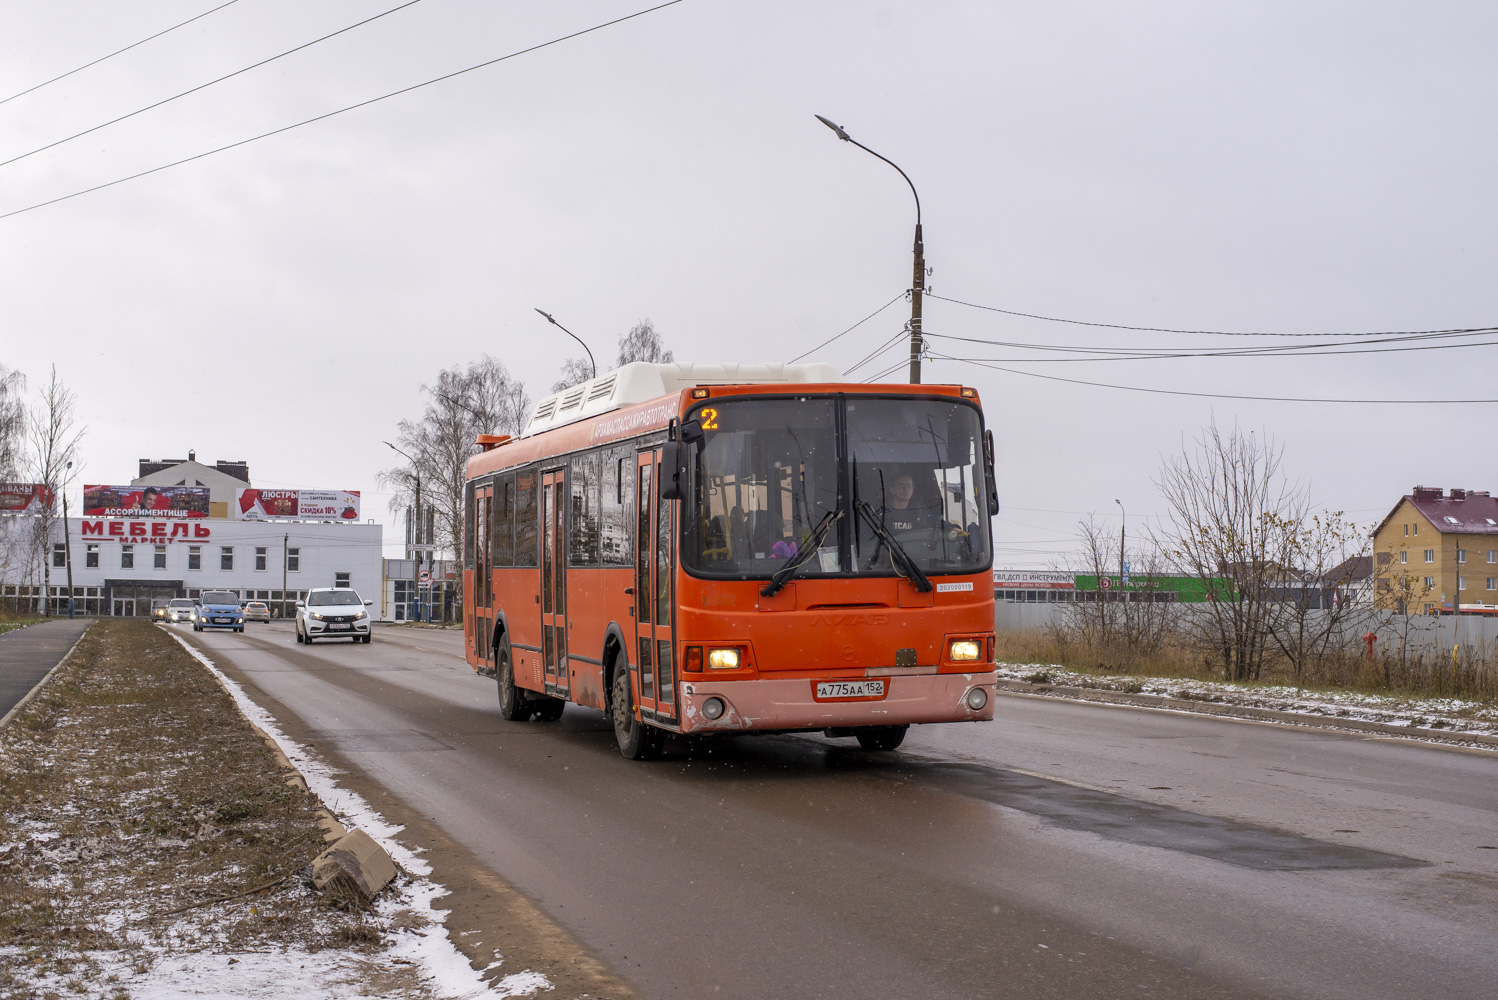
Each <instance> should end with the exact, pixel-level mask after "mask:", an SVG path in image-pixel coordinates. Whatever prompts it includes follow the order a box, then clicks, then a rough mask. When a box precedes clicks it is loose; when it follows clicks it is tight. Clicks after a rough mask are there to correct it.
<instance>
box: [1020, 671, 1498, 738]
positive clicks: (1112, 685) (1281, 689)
mask: <svg viewBox="0 0 1498 1000" xmlns="http://www.w3.org/2000/svg"><path fill="white" fill-rule="evenodd" d="M998 675H999V679H1000V680H1008V681H1032V680H1036V679H1037V678H1038V677H1040V676H1044V677H1045V678H1047V680H1046V681H1044V682H1043V683H1048V684H1057V685H1062V686H1065V687H1076V688H1090V689H1092V690H1096V691H1111V692H1118V693H1127V694H1152V695H1161V696H1164V697H1167V698H1177V699H1181V700H1186V701H1200V702H1207V703H1211V704H1217V705H1239V706H1244V707H1247V708H1266V709H1272V710H1274V711H1278V712H1298V713H1300V714H1302V715H1316V716H1322V717H1325V718H1327V719H1329V720H1336V719H1355V720H1358V721H1360V722H1379V723H1383V724H1384V725H1388V726H1406V727H1411V728H1416V729H1438V730H1441V731H1442V732H1449V733H1451V734H1453V735H1477V736H1498V705H1493V704H1490V703H1487V702H1480V701H1466V700H1463V699H1460V698H1404V697H1400V696H1398V695H1382V694H1365V693H1360V692H1355V691H1307V690H1305V689H1304V688H1294V687H1289V686H1287V685H1272V684H1232V683H1228V682H1226V681H1202V680H1183V679H1180V678H1175V677H1135V676H1120V675H1117V674H1089V673H1082V672H1081V671H1076V670H1068V669H1066V668H1065V667H1061V666H1055V665H1052V666H1041V665H1039V664H1034V663H1000V664H999V665H998Z"/></svg>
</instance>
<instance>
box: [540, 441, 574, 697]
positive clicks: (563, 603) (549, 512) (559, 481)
mask: <svg viewBox="0 0 1498 1000" xmlns="http://www.w3.org/2000/svg"><path fill="white" fill-rule="evenodd" d="M566 478H567V476H566V471H565V470H563V469H557V470H556V471H555V472H547V473H545V474H543V475H542V477H541V531H542V535H541V661H542V664H543V667H544V669H545V672H546V693H547V694H549V695H552V696H553V697H556V698H565V697H567V692H568V689H569V680H568V671H567V534H566V532H565V530H564V528H565V525H566V522H565V520H564V519H563V513H564V512H565V511H566V509H567V503H566V499H567V493H566V490H567V482H566Z"/></svg>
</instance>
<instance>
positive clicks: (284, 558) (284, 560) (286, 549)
mask: <svg viewBox="0 0 1498 1000" xmlns="http://www.w3.org/2000/svg"><path fill="white" fill-rule="evenodd" d="M290 546H291V532H289V531H288V532H286V534H284V535H282V536H281V617H282V618H285V617H286V569H287V567H288V565H289V564H290V563H291V547H290ZM293 606H294V605H293Z"/></svg>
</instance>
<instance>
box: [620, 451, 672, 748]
mask: <svg viewBox="0 0 1498 1000" xmlns="http://www.w3.org/2000/svg"><path fill="white" fill-rule="evenodd" d="M660 460H661V453H660V450H659V449H654V450H651V451H645V452H641V453H640V454H639V455H638V456H637V458H636V473H637V478H636V479H635V487H636V488H635V539H636V544H635V585H634V591H635V648H634V650H633V655H632V656H631V657H630V659H632V660H633V661H634V663H635V666H636V668H637V674H636V677H635V680H636V687H637V689H638V698H639V705H640V710H641V712H642V713H646V714H647V715H648V716H650V717H654V718H656V719H657V720H659V721H661V722H675V721H676V718H677V715H676V711H677V710H676V683H675V682H676V669H675V666H676V657H675V654H674V650H673V647H672V642H671V620H672V615H671V577H672V573H671V569H672V565H673V559H672V557H673V555H674V549H673V548H672V545H671V534H672V533H671V507H670V505H669V504H666V503H663V502H662V501H661V498H660V478H661V476H660V469H661V466H660Z"/></svg>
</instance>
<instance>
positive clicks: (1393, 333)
mask: <svg viewBox="0 0 1498 1000" xmlns="http://www.w3.org/2000/svg"><path fill="white" fill-rule="evenodd" d="M926 297H927V298H931V299H940V300H941V301H943V302H950V303H952V304H953V305H959V306H967V307H968V308H970V309H982V310H985V311H987V312H996V313H1003V314H1004V315H1005V316H1019V317H1021V318H1023V319H1039V320H1044V321H1046V322H1047V323H1069V324H1071V325H1073V326H1096V327H1102V328H1104V329H1108V330H1135V331H1138V332H1141V333H1189V334H1200V335H1203V336H1209V337H1401V336H1418V335H1421V334H1439V333H1490V332H1492V331H1494V330H1495V329H1498V327H1493V326H1474V327H1456V328H1452V329H1449V330H1387V331H1378V332H1371V333H1370V332H1361V333H1359V332H1353V331H1344V332H1342V333H1268V332H1243V331H1230V330H1178V329H1173V328H1171V327H1164V326H1126V325H1125V324H1123V323H1094V322H1092V321H1090V320H1085V319H1063V318H1061V317H1058V316H1041V315H1039V314H1037V313H1027V312H1016V311H1015V310H1013V309H1000V308H999V307H998V306H985V305H980V304H979V303H976V302H964V301H963V300H962V299H952V298H947V297H946V296H945V295H933V294H932V293H931V292H930V291H927V292H926Z"/></svg>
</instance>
